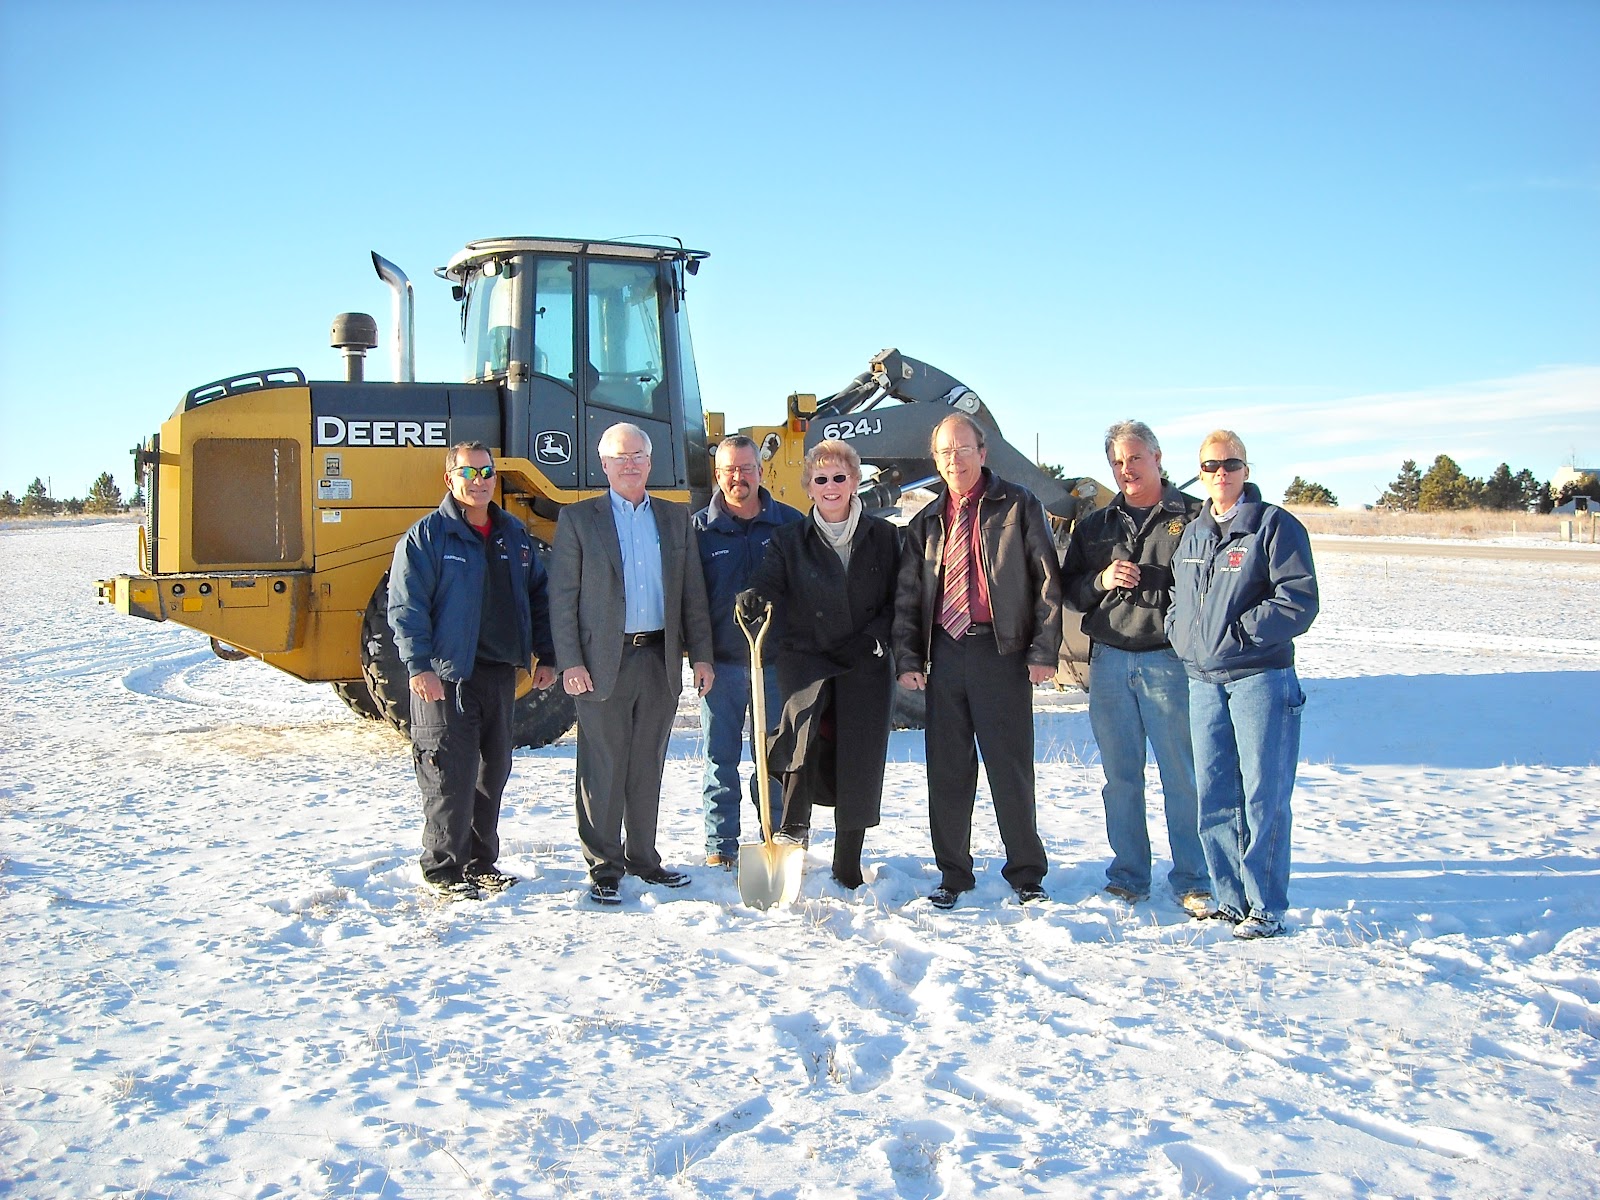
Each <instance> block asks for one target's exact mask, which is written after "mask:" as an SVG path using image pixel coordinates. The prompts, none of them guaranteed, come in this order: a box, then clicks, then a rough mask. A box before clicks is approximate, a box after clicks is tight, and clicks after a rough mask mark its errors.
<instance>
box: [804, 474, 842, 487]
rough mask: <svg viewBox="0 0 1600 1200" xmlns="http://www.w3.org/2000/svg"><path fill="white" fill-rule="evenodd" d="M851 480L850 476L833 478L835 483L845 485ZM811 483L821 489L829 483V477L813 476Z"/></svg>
mask: <svg viewBox="0 0 1600 1200" xmlns="http://www.w3.org/2000/svg"><path fill="white" fill-rule="evenodd" d="M849 479H850V476H848V475H842V474H841V475H835V476H833V482H834V483H845V482H847V481H848V480H849ZM811 482H812V483H814V484H815V485H816V486H817V487H821V486H822V485H823V484H825V483H827V482H828V476H826V475H813V476H812V477H811Z"/></svg>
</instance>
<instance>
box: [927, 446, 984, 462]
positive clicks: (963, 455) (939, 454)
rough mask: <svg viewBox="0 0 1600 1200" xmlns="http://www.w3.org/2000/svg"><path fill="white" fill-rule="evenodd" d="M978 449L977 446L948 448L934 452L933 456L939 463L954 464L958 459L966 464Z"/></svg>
mask: <svg viewBox="0 0 1600 1200" xmlns="http://www.w3.org/2000/svg"><path fill="white" fill-rule="evenodd" d="M980 449H981V447H979V446H948V447H946V448H945V449H943V450H935V451H934V452H933V456H934V457H935V458H936V459H938V460H939V461H940V462H954V461H956V460H958V459H959V460H960V461H961V462H966V461H967V459H969V458H971V457H972V456H973V455H974V454H976V453H977V452H978V451H979V450H980Z"/></svg>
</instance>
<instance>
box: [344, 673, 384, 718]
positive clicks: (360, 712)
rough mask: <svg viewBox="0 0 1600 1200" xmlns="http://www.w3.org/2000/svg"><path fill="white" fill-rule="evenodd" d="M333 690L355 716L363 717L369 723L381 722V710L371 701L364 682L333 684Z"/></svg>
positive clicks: (362, 680)
mask: <svg viewBox="0 0 1600 1200" xmlns="http://www.w3.org/2000/svg"><path fill="white" fill-rule="evenodd" d="M333 690H334V692H335V694H336V695H338V697H339V699H341V700H343V701H344V702H345V706H346V707H347V708H349V709H350V711H351V712H353V713H355V714H356V716H358V717H365V718H366V719H367V720H369V721H381V720H383V710H382V709H381V708H379V707H378V705H377V702H376V701H374V700H373V698H372V693H371V692H370V691H369V690H368V689H367V682H366V680H364V679H350V680H344V681H341V682H339V683H336V684H334V685H333Z"/></svg>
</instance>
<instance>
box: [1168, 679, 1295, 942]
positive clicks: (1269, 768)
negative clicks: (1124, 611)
mask: <svg viewBox="0 0 1600 1200" xmlns="http://www.w3.org/2000/svg"><path fill="white" fill-rule="evenodd" d="M1305 706H1306V697H1305V693H1304V692H1303V691H1301V690H1300V680H1299V678H1298V677H1297V676H1296V675H1295V673H1294V668H1293V667H1279V668H1276V669H1274V670H1270V671H1262V672H1261V673H1260V674H1258V675H1247V676H1245V678H1243V679H1235V680H1233V681H1232V682H1231V683H1202V682H1201V681H1200V680H1198V679H1191V680H1190V681H1189V723H1190V730H1191V732H1192V734H1193V737H1194V762H1195V775H1196V781H1197V782H1198V784H1199V786H1200V844H1201V845H1202V846H1204V847H1205V852H1206V863H1207V865H1208V866H1209V867H1210V868H1211V883H1212V894H1213V895H1214V896H1215V897H1216V901H1217V906H1218V907H1219V908H1221V909H1223V910H1224V911H1226V912H1227V913H1228V914H1229V915H1231V916H1234V917H1266V918H1275V919H1277V920H1282V919H1283V914H1284V911H1285V910H1286V909H1287V908H1288V907H1289V832H1290V825H1291V818H1290V814H1289V798H1290V796H1291V794H1292V793H1293V792H1294V773H1295V766H1296V764H1297V763H1298V762H1299V759H1300V716H1301V713H1302V711H1303V710H1304V709H1305Z"/></svg>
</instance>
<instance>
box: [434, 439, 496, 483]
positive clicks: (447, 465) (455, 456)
mask: <svg viewBox="0 0 1600 1200" xmlns="http://www.w3.org/2000/svg"><path fill="white" fill-rule="evenodd" d="M479 450H482V451H483V452H484V453H485V454H487V455H488V456H489V461H490V462H493V461H494V451H493V450H491V449H489V447H487V446H485V445H484V444H483V443H482V442H457V443H456V444H455V445H454V446H451V447H450V449H448V450H446V451H445V452H444V473H445V474H446V475H448V474H450V472H451V471H454V470H455V469H456V464H457V463H458V462H460V461H461V460H462V459H463V458H466V457H467V456H468V455H470V454H476V453H477V452H478V451H479Z"/></svg>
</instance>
